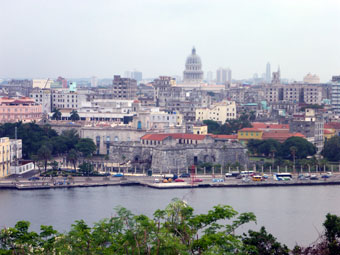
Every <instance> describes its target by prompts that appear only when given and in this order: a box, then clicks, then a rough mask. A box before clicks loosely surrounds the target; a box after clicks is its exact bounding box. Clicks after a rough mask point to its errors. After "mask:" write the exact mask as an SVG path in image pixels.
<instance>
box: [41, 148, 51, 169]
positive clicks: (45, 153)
mask: <svg viewBox="0 0 340 255" xmlns="http://www.w3.org/2000/svg"><path fill="white" fill-rule="evenodd" d="M38 158H39V159H40V160H41V161H43V162H44V168H45V172H46V171H47V162H48V161H49V160H50V159H51V158H52V152H51V150H50V148H49V147H48V146H47V145H45V144H43V145H42V146H41V147H40V149H39V150H38Z"/></svg>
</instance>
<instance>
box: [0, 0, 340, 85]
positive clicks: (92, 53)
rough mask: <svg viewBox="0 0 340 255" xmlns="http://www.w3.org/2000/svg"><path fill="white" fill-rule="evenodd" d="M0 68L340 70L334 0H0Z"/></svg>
mask: <svg viewBox="0 0 340 255" xmlns="http://www.w3.org/2000/svg"><path fill="white" fill-rule="evenodd" d="M0 11H1V12H0V34H1V37H0V77H14V78H22V77H31V78H33V77H36V78H38V77H40V78H44V77H45V78H48V77H50V78H54V77H57V76H59V75H61V76H64V77H66V78H77V77H90V76H93V75H95V76H97V77H99V78H104V77H107V78H110V77H112V76H113V75H114V74H123V73H124V71H126V70H134V69H136V70H139V71H142V72H143V76H144V77H156V76H159V75H182V72H183V69H184V63H185V59H186V57H187V56H188V55H189V54H190V53H191V48H192V46H195V47H196V50H197V54H198V55H200V57H201V59H202V63H203V71H204V72H205V74H204V75H205V76H206V72H207V71H210V70H212V71H214V72H215V70H216V69H217V68H218V67H220V66H222V67H230V68H231V69H232V71H233V78H236V79H242V78H248V77H252V75H253V74H254V73H259V75H261V73H263V72H265V67H266V63H267V62H268V61H269V62H270V63H271V66H272V70H273V69H276V68H277V66H278V65H280V67H281V74H282V76H283V77H285V78H290V79H296V80H302V78H303V76H304V75H305V74H307V73H308V72H311V73H316V74H318V75H319V76H320V78H321V81H328V80H330V78H331V76H332V75H335V74H338V75H339V74H340V16H339V13H340V0H221V1H219V0H207V1H200V0H22V1H19V0H1V1H0Z"/></svg>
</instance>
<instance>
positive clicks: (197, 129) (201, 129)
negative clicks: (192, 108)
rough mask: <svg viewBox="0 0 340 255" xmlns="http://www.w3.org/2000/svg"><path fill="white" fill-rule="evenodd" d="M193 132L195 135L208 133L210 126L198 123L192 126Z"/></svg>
mask: <svg viewBox="0 0 340 255" xmlns="http://www.w3.org/2000/svg"><path fill="white" fill-rule="evenodd" d="M192 133H193V134H195V135H207V134H208V126H207V125H198V126H193V127H192Z"/></svg>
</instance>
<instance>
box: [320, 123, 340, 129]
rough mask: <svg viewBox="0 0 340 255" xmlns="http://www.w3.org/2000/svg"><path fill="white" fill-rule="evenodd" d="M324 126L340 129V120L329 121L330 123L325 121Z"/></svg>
mask: <svg viewBox="0 0 340 255" xmlns="http://www.w3.org/2000/svg"><path fill="white" fill-rule="evenodd" d="M324 128H334V129H340V122H328V123H325V125H324Z"/></svg>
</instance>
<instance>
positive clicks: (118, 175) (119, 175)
mask: <svg viewBox="0 0 340 255" xmlns="http://www.w3.org/2000/svg"><path fill="white" fill-rule="evenodd" d="M112 176H113V177H123V176H124V174H122V173H118V174H114V175H112Z"/></svg>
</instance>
